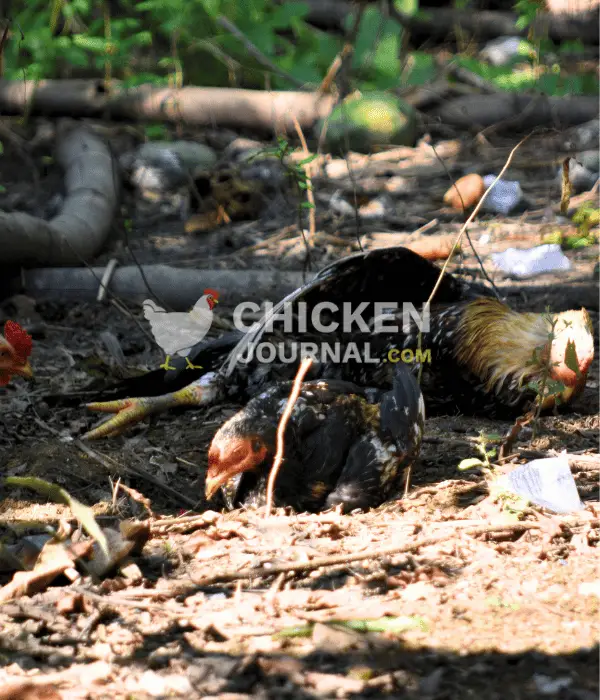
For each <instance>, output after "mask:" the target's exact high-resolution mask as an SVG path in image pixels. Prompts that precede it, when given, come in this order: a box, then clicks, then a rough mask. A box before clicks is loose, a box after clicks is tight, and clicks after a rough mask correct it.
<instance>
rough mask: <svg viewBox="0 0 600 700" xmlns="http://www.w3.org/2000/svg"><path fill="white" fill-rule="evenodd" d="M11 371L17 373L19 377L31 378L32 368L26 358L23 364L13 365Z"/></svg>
mask: <svg viewBox="0 0 600 700" xmlns="http://www.w3.org/2000/svg"><path fill="white" fill-rule="evenodd" d="M12 373H13V374H17V375H19V377H23V378H24V379H33V370H32V369H31V365H30V364H29V360H26V361H25V364H24V365H21V366H20V367H15V368H14V369H13V370H12Z"/></svg>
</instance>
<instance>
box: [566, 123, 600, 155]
mask: <svg viewBox="0 0 600 700" xmlns="http://www.w3.org/2000/svg"><path fill="white" fill-rule="evenodd" d="M565 136H566V140H565V148H567V149H569V150H573V151H579V150H588V149H596V150H598V148H599V147H600V119H592V120H591V121H589V122H585V124H579V125H578V126H574V127H572V128H571V129H568V130H567V131H566V133H565Z"/></svg>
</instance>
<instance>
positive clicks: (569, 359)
mask: <svg viewBox="0 0 600 700" xmlns="http://www.w3.org/2000/svg"><path fill="white" fill-rule="evenodd" d="M565 365H567V367H568V368H569V369H570V370H571V371H572V372H575V375H576V376H577V377H581V370H580V369H579V361H578V359H577V350H576V349H575V343H574V342H573V341H572V340H569V342H568V343H567V349H566V350H565Z"/></svg>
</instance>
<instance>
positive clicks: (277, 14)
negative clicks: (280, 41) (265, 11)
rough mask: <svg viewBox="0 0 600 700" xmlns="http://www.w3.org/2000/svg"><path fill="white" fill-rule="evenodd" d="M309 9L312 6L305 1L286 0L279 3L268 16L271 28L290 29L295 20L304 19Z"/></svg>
mask: <svg viewBox="0 0 600 700" xmlns="http://www.w3.org/2000/svg"><path fill="white" fill-rule="evenodd" d="M309 10H310V8H309V6H308V5H307V4H306V3H305V2H286V3H284V4H283V5H279V7H277V9H276V10H275V11H274V12H272V13H271V14H270V15H269V16H268V17H267V21H268V23H269V26H270V27H271V29H289V28H290V27H291V26H292V22H293V21H294V20H297V19H303V18H304V17H306V15H307V14H308V12H309Z"/></svg>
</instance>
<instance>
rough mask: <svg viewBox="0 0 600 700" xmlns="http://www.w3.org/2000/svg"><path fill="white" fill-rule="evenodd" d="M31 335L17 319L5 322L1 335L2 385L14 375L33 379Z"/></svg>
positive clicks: (0, 383) (0, 368) (0, 370)
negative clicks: (16, 321) (30, 361)
mask: <svg viewBox="0 0 600 700" xmlns="http://www.w3.org/2000/svg"><path fill="white" fill-rule="evenodd" d="M31 349H32V341H31V336H30V335H29V333H27V331H25V330H24V329H23V328H21V326H20V325H19V324H18V323H15V321H7V322H6V323H5V324H4V336H2V335H0V386H6V385H7V384H8V382H9V381H10V380H11V377H12V376H13V375H15V374H16V375H18V376H20V377H25V378H26V379H31V378H32V377H33V372H32V369H31V365H30V364H29V356H30V355H31Z"/></svg>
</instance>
